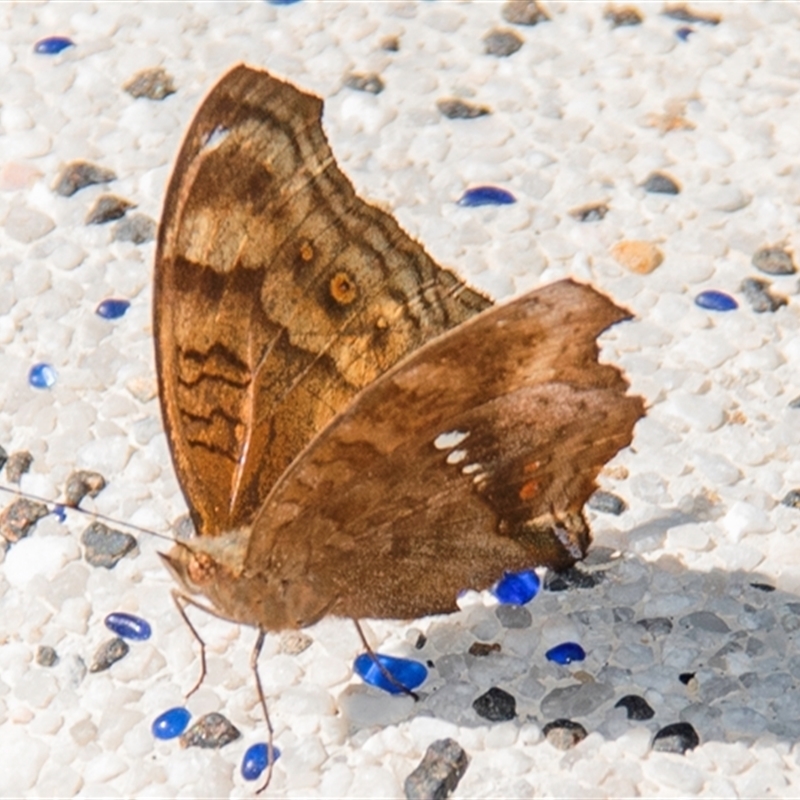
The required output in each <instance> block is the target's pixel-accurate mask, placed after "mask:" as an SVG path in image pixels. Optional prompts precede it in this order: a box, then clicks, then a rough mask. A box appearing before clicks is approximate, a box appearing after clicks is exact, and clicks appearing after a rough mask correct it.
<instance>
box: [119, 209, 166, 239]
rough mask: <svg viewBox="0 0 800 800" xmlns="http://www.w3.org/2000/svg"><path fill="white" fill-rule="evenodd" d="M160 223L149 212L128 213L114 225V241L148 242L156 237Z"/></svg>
mask: <svg viewBox="0 0 800 800" xmlns="http://www.w3.org/2000/svg"><path fill="white" fill-rule="evenodd" d="M157 228H158V225H157V223H156V221H155V220H154V219H152V217H148V216H147V214H141V213H139V214H127V215H126V216H124V217H123V218H122V219H121V220H120V221H119V222H118V223H117V224H116V225H115V226H114V241H117V242H131V243H132V244H146V243H147V242H152V241H153V240H154V239H155V238H156V230H157Z"/></svg>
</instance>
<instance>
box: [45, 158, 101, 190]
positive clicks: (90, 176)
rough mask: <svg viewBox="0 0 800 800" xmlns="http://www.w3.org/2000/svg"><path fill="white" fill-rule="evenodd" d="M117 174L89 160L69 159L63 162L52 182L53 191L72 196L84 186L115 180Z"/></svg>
mask: <svg viewBox="0 0 800 800" xmlns="http://www.w3.org/2000/svg"><path fill="white" fill-rule="evenodd" d="M116 179H117V175H116V173H115V172H114V170H112V169H107V168H106V167H101V166H100V165H99V164H92V163H91V162H90V161H70V163H69V164H65V165H64V167H63V168H62V169H61V172H59V173H58V175H57V176H56V179H55V182H54V183H53V191H54V192H55V193H56V194H60V195H61V196H62V197H72V195H73V194H75V192H78V191H80V190H81V189H83V188H84V187H86V186H93V185H95V184H97V183H109V182H111V181H115V180H116Z"/></svg>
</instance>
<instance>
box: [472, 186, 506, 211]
mask: <svg viewBox="0 0 800 800" xmlns="http://www.w3.org/2000/svg"><path fill="white" fill-rule="evenodd" d="M516 202H517V198H516V197H514V195H513V194H511V192H509V191H506V190H505V189H500V188H499V187H498V186H476V187H475V188H474V189H467V191H466V192H464V194H463V195H462V197H461V199H460V200H459V201H458V204H459V205H460V206H466V207H470V208H472V207H475V206H508V205H511V204H512V203H516Z"/></svg>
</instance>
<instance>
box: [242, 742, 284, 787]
mask: <svg viewBox="0 0 800 800" xmlns="http://www.w3.org/2000/svg"><path fill="white" fill-rule="evenodd" d="M280 757H281V751H280V750H279V749H278V748H277V747H273V748H272V763H273V764H274V763H275V762H276V761H277V760H278V759H279V758H280ZM267 766H268V765H267V745H266V744H265V743H264V742H259V743H258V744H254V745H251V746H250V747H248V748H247V752H246V753H245V754H244V758H243V759H242V777H243V778H244V779H245V780H246V781H257V780H258V779H259V778H260V777H261V773H262V772H263V771H264V770H265V769H266V768H267Z"/></svg>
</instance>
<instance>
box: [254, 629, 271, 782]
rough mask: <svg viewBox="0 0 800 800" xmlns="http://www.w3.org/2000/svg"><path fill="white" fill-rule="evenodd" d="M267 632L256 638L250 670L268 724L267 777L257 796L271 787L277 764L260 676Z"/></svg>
mask: <svg viewBox="0 0 800 800" xmlns="http://www.w3.org/2000/svg"><path fill="white" fill-rule="evenodd" d="M264 636H265V631H264V629H263V628H259V629H258V637H257V638H256V643H255V646H254V647H253V652H252V653H251V654H250V669H252V670H253V675H254V676H255V679H256V691H257V692H258V702H259V703H261V710H262V711H263V712H264V722H266V724H267V776H266V778H264V783H263V784H261V786H260V787H259V788H258V789H256V794H261V792H263V791H264V789H266V788H267V786H269V782H270V781H271V780H272V766H273V764H274V763H275V751H274V750H273V747H272V739H273V735H274V731H273V729H272V722H271V721H270V718H269V711H268V710H267V701H266V699H265V697H264V689H263V687H262V686H261V676H260V675H259V674H258V657H259V656H260V655H261V648H262V647H264Z"/></svg>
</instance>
